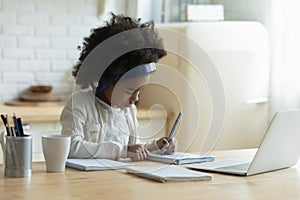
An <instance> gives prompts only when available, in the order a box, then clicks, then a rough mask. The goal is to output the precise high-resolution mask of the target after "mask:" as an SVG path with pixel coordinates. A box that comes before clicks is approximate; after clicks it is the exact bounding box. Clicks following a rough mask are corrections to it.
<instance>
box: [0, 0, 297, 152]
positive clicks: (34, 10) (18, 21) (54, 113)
mask: <svg viewBox="0 0 300 200" xmlns="http://www.w3.org/2000/svg"><path fill="white" fill-rule="evenodd" d="M111 11H112V12H114V13H116V14H124V15H129V16H132V17H135V18H142V21H144V22H145V21H149V20H154V21H155V23H156V27H157V28H158V29H161V30H172V31H176V33H180V34H182V35H184V37H186V40H177V39H176V38H172V37H171V38H172V39H173V40H172V41H170V38H168V37H166V36H164V37H165V38H164V39H165V41H166V43H167V45H171V44H172V43H173V45H174V44H175V46H172V48H175V51H177V52H180V51H184V52H185V53H187V55H189V54H192V53H195V52H194V49H192V48H191V47H190V46H188V45H187V43H186V42H185V41H189V40H192V41H193V42H194V43H196V44H197V45H199V47H201V48H202V49H203V50H204V52H205V53H206V54H207V55H205V56H204V57H203V59H204V60H205V59H210V61H211V62H212V63H213V64H214V65H215V68H216V69H217V71H218V73H219V76H220V78H221V79H222V81H223V85H224V92H225V96H226V103H225V108H226V109H225V110H226V112H225V120H224V127H223V129H222V132H221V135H220V137H218V138H217V139H218V140H216V141H215V142H216V146H214V148H215V149H234V148H252V147H257V146H258V145H259V143H260V141H261V139H262V137H263V135H264V131H265V129H266V128H267V126H268V124H269V122H270V120H271V118H272V116H273V115H274V113H275V112H276V111H278V110H283V109H294V108H299V107H300V83H299V78H298V74H299V72H300V69H299V68H300V65H299V59H298V55H297V52H298V51H297V50H296V49H297V48H298V47H299V46H300V44H299V43H300V41H299V37H298V35H299V34H300V28H299V27H300V25H299V23H298V21H296V20H297V19H298V18H299V16H298V15H300V14H299V13H300V12H299V11H300V2H299V1H297V0H289V1H281V0H243V1H240V0H182V1H179V0H0V102H1V105H0V111H1V114H2V113H4V114H6V113H7V114H10V115H11V114H12V113H13V112H15V113H16V114H18V115H20V116H21V117H22V116H23V118H24V121H25V122H26V123H27V124H28V130H27V131H28V132H29V133H30V134H32V135H33V137H34V138H35V141H36V142H35V144H34V151H36V152H38V151H40V142H39V140H40V136H41V135H43V134H48V133H53V132H59V131H60V124H59V115H60V111H61V109H62V106H63V101H64V99H65V98H66V97H67V96H68V95H70V94H71V93H72V91H73V86H74V85H73V81H74V80H73V77H72V76H71V71H72V67H73V65H74V64H75V63H76V61H77V59H78V57H79V51H78V50H77V47H78V46H81V45H82V39H83V37H85V36H88V35H89V33H90V29H91V28H93V27H98V26H102V25H103V20H106V19H107V16H108V13H109V12H111ZM174 35H176V34H174ZM174 35H173V36H174ZM176 41H177V42H176ZM176 45H177V46H176ZM199 55H200V54H199ZM159 64H160V65H161V66H168V67H170V68H169V71H170V70H171V69H172V70H174V71H173V72H176V73H177V74H180V75H181V76H182V77H184V80H185V82H186V83H187V85H190V86H191V87H192V88H193V91H192V92H191V91H190V90H189V89H188V88H186V87H187V86H186V85H184V84H181V82H179V81H176V80H177V79H178V77H177V79H176V76H174V77H172V76H171V77H168V78H169V79H171V80H174V79H175V81H173V83H172V85H169V86H168V85H167V86H162V85H159V84H150V85H149V86H147V88H146V89H145V90H144V91H143V92H142V94H141V98H140V99H141V100H140V101H139V103H138V108H139V114H138V119H139V122H140V125H141V135H142V138H141V139H142V140H147V139H149V138H153V137H159V136H161V135H166V134H167V133H168V132H169V130H170V128H171V127H170V126H171V124H172V123H173V121H174V118H175V117H176V115H177V113H178V112H179V111H180V110H184V111H185V113H184V114H183V120H182V122H181V126H180V128H179V129H178V131H177V132H176V137H177V138H178V140H179V145H180V146H179V148H180V150H185V151H191V152H199V151H200V150H201V146H202V145H203V142H205V138H207V137H209V136H207V132H208V129H209V126H210V123H211V122H210V120H211V119H212V108H213V105H212V101H211V91H209V89H208V86H207V82H206V78H205V77H203V74H201V73H199V72H198V71H197V68H196V67H195V66H193V65H192V63H190V62H189V61H188V60H186V59H185V58H184V57H183V56H182V55H178V54H176V53H174V52H168V56H167V57H166V58H164V59H163V60H161V61H160V63H159ZM163 69H165V68H164V67H158V71H157V73H155V75H154V76H153V80H160V79H164V78H165V76H166V74H165V71H164V70H163ZM35 85H49V86H51V87H52V90H51V91H50V92H48V93H47V94H36V93H34V92H32V91H30V87H31V86H35ZM172 88H179V89H178V90H172ZM28 90H29V91H28ZM174 91H175V92H174ZM179 97H183V98H179ZM153 105H156V106H153ZM150 108H151V109H150ZM149 110H150V113H149V112H148V111H149ZM1 128H2V129H4V127H3V126H2V124H1Z"/></svg>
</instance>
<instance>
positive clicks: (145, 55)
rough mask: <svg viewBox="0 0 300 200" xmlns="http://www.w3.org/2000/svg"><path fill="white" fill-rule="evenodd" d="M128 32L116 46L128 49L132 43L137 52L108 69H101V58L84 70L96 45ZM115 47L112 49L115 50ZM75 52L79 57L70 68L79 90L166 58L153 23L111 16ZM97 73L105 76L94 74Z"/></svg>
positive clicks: (131, 53) (118, 59)
mask: <svg viewBox="0 0 300 200" xmlns="http://www.w3.org/2000/svg"><path fill="white" fill-rule="evenodd" d="M129 30H134V31H133V32H132V33H130V34H129V35H128V34H127V35H126V36H124V37H123V39H122V42H121V43H120V44H118V46H119V45H120V46H121V48H122V47H123V48H124V47H125V48H126V46H130V45H131V44H130V43H135V45H137V46H138V48H135V49H134V50H132V51H129V52H125V53H124V54H123V55H121V56H119V57H117V58H116V59H114V60H112V61H111V62H110V63H109V65H108V66H103V65H102V64H103V62H102V61H103V60H104V59H103V58H102V60H101V59H99V60H98V61H97V63H96V64H93V65H88V66H83V63H84V61H85V59H86V58H87V57H88V55H89V54H90V53H91V52H92V50H94V49H95V48H96V47H97V46H98V45H99V44H101V43H103V42H104V41H107V40H108V39H110V38H111V37H112V36H116V35H118V34H120V33H126V32H129ZM118 46H117V47H114V48H118ZM78 49H79V50H81V54H80V57H79V60H78V62H77V63H76V65H75V66H74V68H73V71H72V75H73V76H74V77H75V78H76V83H77V84H78V85H80V86H81V87H82V88H87V87H89V86H91V84H92V83H98V82H100V79H106V80H107V79H110V78H114V79H115V78H116V77H121V76H122V75H123V74H125V73H126V72H127V71H129V70H130V69H132V68H134V67H136V66H138V65H142V64H146V63H151V62H155V63H156V62H158V60H159V59H160V58H162V57H164V56H166V55H167V53H166V51H165V50H164V48H163V43H162V39H161V38H160V37H159V36H158V33H157V31H156V30H155V29H154V22H153V21H150V22H146V23H141V19H138V20H135V19H132V18H130V17H126V16H123V15H115V14H114V13H111V18H110V20H109V21H106V22H105V26H103V27H98V28H95V29H92V30H91V34H90V36H89V37H85V38H84V41H83V46H82V47H78ZM111 53H114V52H111ZM99 56H101V55H99ZM102 57H103V55H102ZM104 68H105V69H104ZM97 70H98V71H99V70H100V71H101V70H102V71H104V72H103V73H97V72H96V71H97ZM79 72H80V73H79ZM95 72H96V73H95ZM82 74H84V75H82ZM95 74H97V75H95ZM99 74H101V77H99Z"/></svg>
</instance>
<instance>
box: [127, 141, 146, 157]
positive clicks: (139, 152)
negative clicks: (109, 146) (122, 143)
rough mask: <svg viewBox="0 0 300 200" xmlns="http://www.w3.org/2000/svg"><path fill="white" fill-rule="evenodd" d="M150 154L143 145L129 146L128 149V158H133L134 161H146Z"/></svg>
mask: <svg viewBox="0 0 300 200" xmlns="http://www.w3.org/2000/svg"><path fill="white" fill-rule="evenodd" d="M148 153H149V151H148V149H146V148H145V147H144V146H143V145H141V144H133V145H128V147H127V157H128V158H131V160H133V161H141V160H145V159H146V158H147V156H148Z"/></svg>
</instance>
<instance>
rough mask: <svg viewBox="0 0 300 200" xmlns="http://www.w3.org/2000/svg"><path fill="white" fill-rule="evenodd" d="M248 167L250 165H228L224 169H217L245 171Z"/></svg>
mask: <svg viewBox="0 0 300 200" xmlns="http://www.w3.org/2000/svg"><path fill="white" fill-rule="evenodd" d="M249 166H250V163H242V164H237V165H230V166H225V167H219V168H217V169H221V170H226V171H227V170H228V171H247V170H248V168H249Z"/></svg>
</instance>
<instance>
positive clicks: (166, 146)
mask: <svg viewBox="0 0 300 200" xmlns="http://www.w3.org/2000/svg"><path fill="white" fill-rule="evenodd" d="M156 143H157V146H158V148H159V149H160V150H161V151H162V153H163V154H173V153H175V152H176V150H177V140H176V139H175V138H172V139H171V141H169V142H168V140H167V137H162V138H160V139H158V140H157V141H156Z"/></svg>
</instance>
